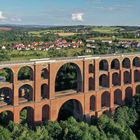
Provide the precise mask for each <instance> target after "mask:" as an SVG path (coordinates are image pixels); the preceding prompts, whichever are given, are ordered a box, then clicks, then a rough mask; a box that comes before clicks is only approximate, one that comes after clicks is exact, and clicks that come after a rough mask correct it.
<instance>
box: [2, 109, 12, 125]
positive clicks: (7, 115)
mask: <svg viewBox="0 0 140 140" xmlns="http://www.w3.org/2000/svg"><path fill="white" fill-rule="evenodd" d="M13 119H14V113H13V112H12V111H9V110H6V111H3V112H1V113H0V124H1V125H4V126H5V125H6V126H7V125H8V124H9V122H10V121H13Z"/></svg>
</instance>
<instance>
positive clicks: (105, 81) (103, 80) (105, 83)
mask: <svg viewBox="0 0 140 140" xmlns="http://www.w3.org/2000/svg"><path fill="white" fill-rule="evenodd" d="M99 85H100V87H109V77H108V75H106V74H102V75H101V76H100V77H99Z"/></svg>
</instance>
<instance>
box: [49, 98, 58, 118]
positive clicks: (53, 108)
mask: <svg viewBox="0 0 140 140" xmlns="http://www.w3.org/2000/svg"><path fill="white" fill-rule="evenodd" d="M58 113H59V111H58V106H57V100H51V106H50V120H51V121H56V120H57V118H58Z"/></svg>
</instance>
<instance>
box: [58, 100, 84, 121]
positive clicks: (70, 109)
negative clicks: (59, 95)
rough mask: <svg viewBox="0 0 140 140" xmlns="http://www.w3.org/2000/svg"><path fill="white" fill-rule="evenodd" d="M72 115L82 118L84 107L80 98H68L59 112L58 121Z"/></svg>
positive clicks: (78, 118)
mask: <svg viewBox="0 0 140 140" xmlns="http://www.w3.org/2000/svg"><path fill="white" fill-rule="evenodd" d="M70 116H73V117H75V118H76V119H77V120H82V118H83V109H82V105H81V103H80V102H79V101H78V100H75V99H71V100H68V101H66V102H65V103H64V104H63V105H62V106H61V108H60V110H59V114H58V121H60V120H67V119H68V118H69V117H70Z"/></svg>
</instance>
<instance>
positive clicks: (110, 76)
mask: <svg viewBox="0 0 140 140" xmlns="http://www.w3.org/2000/svg"><path fill="white" fill-rule="evenodd" d="M108 77H109V79H108V80H109V88H111V87H112V73H111V72H108Z"/></svg>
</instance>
